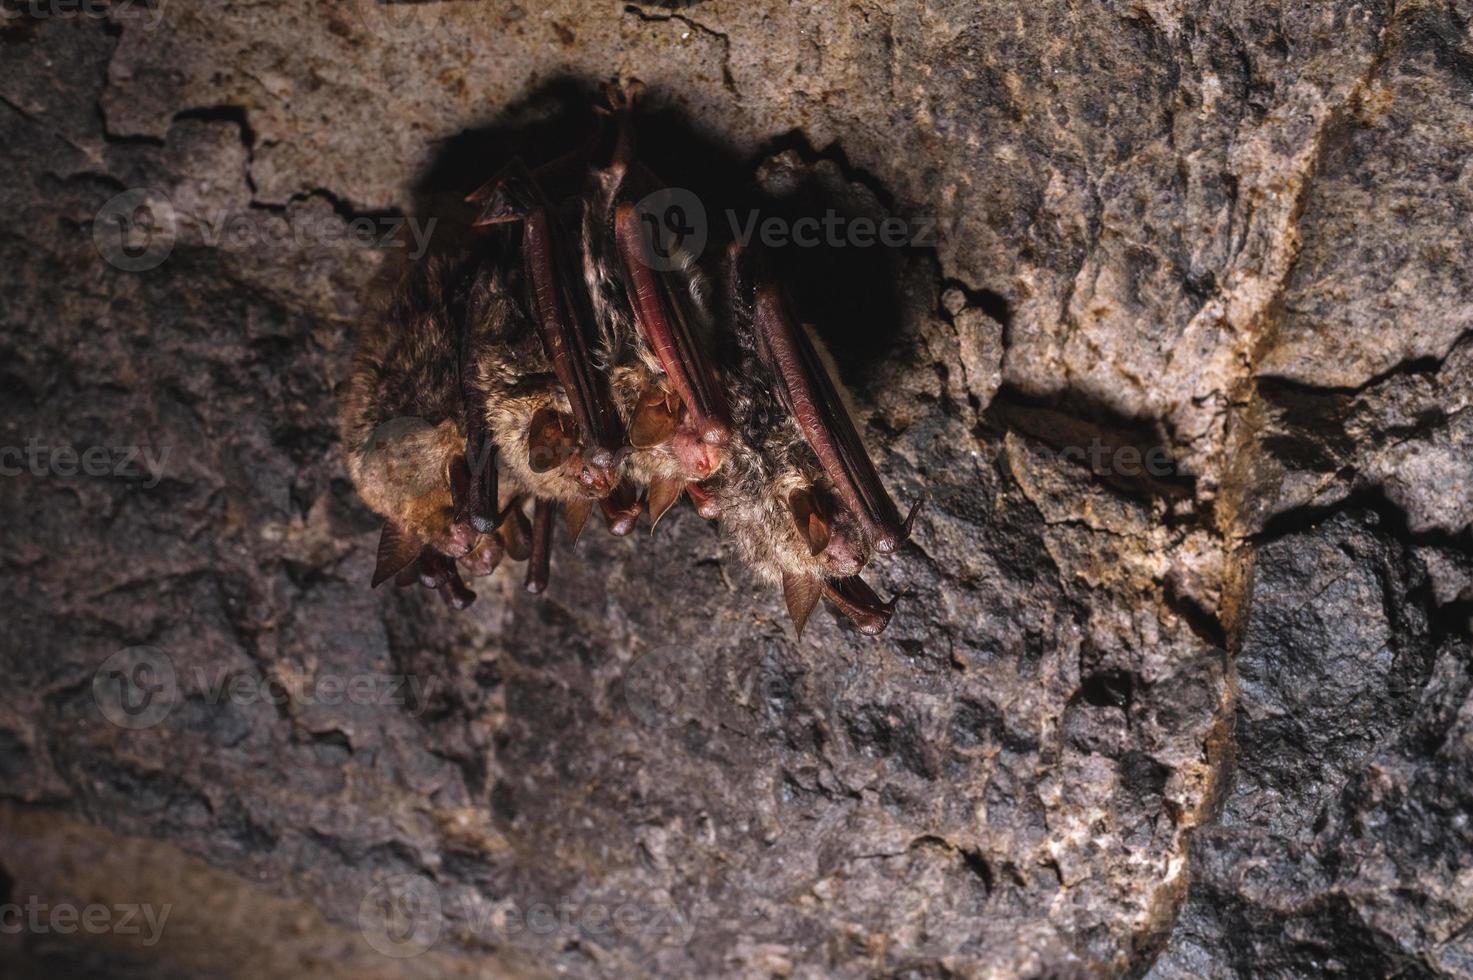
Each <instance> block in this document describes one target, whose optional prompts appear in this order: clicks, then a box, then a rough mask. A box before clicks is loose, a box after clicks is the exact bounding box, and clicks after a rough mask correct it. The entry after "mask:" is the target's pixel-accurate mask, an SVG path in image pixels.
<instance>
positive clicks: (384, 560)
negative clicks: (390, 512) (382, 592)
mask: <svg viewBox="0 0 1473 980" xmlns="http://www.w3.org/2000/svg"><path fill="white" fill-rule="evenodd" d="M423 548H424V542H423V541H421V540H420V539H419V538H418V537H417V536H416V535H415V534H414V533H413V532H411V531H407V530H405V529H404V528H402V527H400V526H399V525H398V524H396V523H394V522H393V521H384V529H383V531H382V532H380V533H379V536H378V561H377V563H376V564H375V565H374V569H373V583H372V585H371V587H372V588H378V587H379V586H380V585H382V584H383V583H384V582H385V581H386V580H387V579H390V578H392V577H393V576H395V575H396V574H398V573H399V572H400V571H402V570H403V569H405V568H407V567H408V566H409V565H410V563H411V562H413V561H414V560H415V559H416V558H418V557H419V553H420V551H421V550H422V549H423Z"/></svg>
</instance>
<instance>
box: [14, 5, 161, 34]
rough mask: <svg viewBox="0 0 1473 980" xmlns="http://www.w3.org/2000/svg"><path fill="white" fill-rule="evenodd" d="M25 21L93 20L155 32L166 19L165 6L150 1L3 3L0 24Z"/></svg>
mask: <svg viewBox="0 0 1473 980" xmlns="http://www.w3.org/2000/svg"><path fill="white" fill-rule="evenodd" d="M23 17H28V18H32V19H34V20H61V19H65V18H70V17H93V18H96V19H98V20H112V21H121V22H123V23H126V24H128V25H130V26H133V25H137V26H139V27H141V28H142V29H143V30H145V31H151V30H153V29H154V28H155V27H158V26H159V24H160V23H162V21H163V19H164V4H163V3H162V2H158V3H150V2H149V0H0V21H7V20H20V19H21V18H23Z"/></svg>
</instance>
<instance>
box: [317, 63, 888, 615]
mask: <svg viewBox="0 0 1473 980" xmlns="http://www.w3.org/2000/svg"><path fill="white" fill-rule="evenodd" d="M638 91H639V86H638V83H636V82H617V83H615V84H613V85H610V86H608V88H607V89H606V95H607V102H608V105H607V108H601V109H600V111H601V114H602V116H603V117H604V119H603V128H602V130H601V132H600V134H599V135H598V136H597V137H596V138H594V139H592V140H590V141H589V144H588V145H587V146H586V147H585V148H583V149H582V150H580V151H577V152H575V153H574V154H571V155H570V156H569V157H566V158H563V159H561V160H559V161H555V162H554V163H553V164H549V165H547V166H546V167H544V168H542V169H540V170H538V171H529V170H528V169H527V168H526V167H525V166H523V165H522V164H520V163H519V162H513V164H512V165H511V166H509V167H508V168H507V169H506V170H505V171H503V172H502V173H501V174H498V175H497V176H496V177H494V178H493V179H492V180H491V181H489V182H488V183H487V184H486V185H485V186H483V187H482V188H481V189H480V190H478V191H476V192H475V193H474V194H472V195H471V197H470V198H469V199H468V200H469V202H470V203H471V204H473V205H474V206H476V207H477V208H478V212H477V213H476V214H475V216H474V224H475V226H476V227H477V228H478V229H479V231H478V232H475V233H473V234H472V237H471V238H470V239H469V240H468V241H467V242H465V243H459V242H458V243H456V244H455V245H453V246H452V247H451V248H450V249H449V250H448V253H449V254H448V255H437V256H436V257H435V258H432V259H430V260H429V261H427V262H425V263H423V264H422V268H421V269H419V270H417V271H411V272H410V273H409V274H408V275H407V276H406V277H405V279H404V280H403V281H402V283H401V285H400V286H399V287H398V290H397V292H396V293H395V298H394V300H393V301H392V302H390V303H389V305H388V306H387V308H386V312H385V314H384V315H383V316H381V317H379V318H378V319H377V320H375V321H373V322H372V323H371V324H370V326H369V327H368V328H367V329H366V330H365V331H364V333H363V335H362V336H361V337H360V338H359V344H358V353H357V356H356V357H355V361H354V373H353V377H352V378H351V379H350V382H349V385H348V395H347V397H346V399H345V403H344V417H345V423H344V444H345V446H346V447H347V449H348V454H349V472H350V474H351V475H352V476H353V479H354V482H355V483H356V484H357V485H358V487H359V490H360V494H361V495H362V496H363V499H364V501H365V502H366V503H368V504H369V506H370V507H372V508H373V509H374V510H376V511H378V512H379V513H380V514H382V515H383V516H384V517H385V524H384V530H383V535H382V538H381V541H380V548H379V561H378V567H377V568H376V570H375V573H374V584H375V585H377V584H379V583H380V582H382V581H385V580H387V579H388V578H391V577H392V578H394V579H395V580H396V581H397V582H399V583H400V584H408V583H410V582H413V581H420V582H421V583H423V584H425V585H428V586H432V587H435V588H437V589H439V590H440V591H441V593H442V595H444V596H445V598H446V601H447V602H448V603H450V604H451V605H457V606H460V605H464V604H465V603H467V602H469V601H470V599H471V598H474V596H473V594H471V593H469V590H467V589H466V588H465V586H464V584H463V582H462V581H461V578H460V575H459V572H458V571H457V566H458V567H459V568H460V569H462V570H464V571H466V573H467V574H469V575H478V574H489V573H490V571H491V570H493V569H494V568H495V567H496V566H497V564H498V563H499V562H500V561H501V559H502V557H503V556H506V555H509V556H511V557H513V558H514V559H517V560H522V559H527V560H529V568H528V572H527V580H526V582H527V587H528V589H529V590H531V591H534V592H540V591H542V589H544V588H545V587H546V585H547V582H548V577H549V574H548V555H549V550H550V543H551V535H552V529H553V523H554V522H553V517H554V514H555V511H556V510H558V509H562V510H563V511H564V513H565V516H566V518H567V521H568V524H569V527H570V530H571V531H572V534H573V536H574V537H575V538H576V537H577V535H578V533H579V531H581V529H582V527H583V525H584V522H585V521H586V520H587V518H588V516H589V514H590V513H591V512H592V510H593V508H594V507H595V506H596V507H598V508H599V509H600V510H602V512H603V514H604V517H605V519H606V521H607V522H608V525H609V528H610V530H611V531H613V532H614V533H628V532H629V531H630V530H631V529H632V528H633V527H634V524H635V521H636V520H637V518H638V515H639V513H640V512H641V510H642V509H644V508H646V507H647V508H648V509H649V511H650V515H651V519H652V522H658V521H659V519H660V517H661V516H662V515H663V514H665V513H666V512H667V511H668V510H669V508H670V507H672V506H674V505H675V503H677V502H678V501H679V500H680V499H681V498H682V497H683V496H689V497H690V498H691V500H692V502H693V503H694V504H695V506H696V509H697V511H698V512H699V513H700V514H702V516H705V517H708V518H713V519H716V520H718V522H719V525H720V528H721V531H722V533H723V535H724V536H725V537H726V538H727V539H728V540H729V541H731V542H732V543H733V545H734V548H735V550H736V552H737V553H738V554H739V555H740V556H741V557H742V558H743V560H744V561H746V562H747V564H749V565H750V566H751V567H752V568H753V569H754V570H756V571H757V572H758V573H759V574H760V575H762V576H763V577H764V578H766V579H768V580H769V581H772V582H774V583H775V584H781V586H782V589H783V594H784V599H785V602H786V605H787V608H788V612H789V614H790V615H791V617H792V619H793V621H794V623H795V625H796V627H797V629H798V631H799V632H800V633H801V631H802V629H803V626H804V624H805V623H806V621H807V619H808V617H809V615H810V613H811V612H812V610H813V609H814V607H815V606H816V605H817V603H818V601H819V598H820V597H822V596H827V597H828V598H829V600H830V601H831V602H832V603H833V604H834V606H835V607H836V608H837V609H838V610H839V611H840V612H842V613H843V614H845V615H846V616H848V617H849V618H850V619H852V620H853V621H854V622H855V624H856V625H857V627H858V628H859V629H860V630H861V631H863V632H866V633H878V632H880V631H881V630H883V629H884V628H885V626H886V625H887V624H888V622H889V620H890V617H891V615H892V613H893V609H894V600H891V601H889V602H884V601H882V600H880V598H879V597H878V596H877V595H876V594H875V593H874V591H873V590H872V589H871V588H870V587H869V586H868V585H867V584H865V582H864V581H863V579H861V578H860V577H859V573H860V571H861V570H862V569H863V568H864V567H865V566H866V565H867V564H868V563H869V561H870V559H871V557H872V556H873V555H874V554H875V553H877V552H878V553H881V554H887V553H890V552H893V551H894V550H895V549H896V548H897V547H899V545H900V544H901V543H902V542H903V541H904V540H905V539H906V538H907V537H908V536H909V534H910V531H911V526H912V523H913V521H914V517H915V508H912V510H911V512H910V514H909V515H907V516H906V517H905V518H904V519H903V520H902V519H901V518H900V516H899V512H898V510H897V508H896V506H895V504H894V501H893V500H892V499H891V498H890V496H889V494H888V493H887V492H886V490H885V488H884V486H883V485H882V484H881V482H880V480H879V476H878V474H877V472H876V470H875V467H874V465H873V463H872V462H871V460H870V458H869V456H868V454H867V453H866V451H865V448H864V445H863V442H862V441H861V439H860V437H859V434H858V431H857V430H856V428H855V426H854V423H853V421H852V418H851V415H850V412H849V410H848V408H847V407H846V404H845V398H844V395H843V394H842V392H841V389H840V387H839V385H838V383H837V380H836V378H837V373H836V372H835V370H834V367H833V363H832V360H831V358H830V357H829V356H828V354H827V352H826V351H825V350H824V348H823V347H822V345H821V344H819V343H818V341H817V340H816V338H815V337H814V336H813V335H812V334H811V333H810V331H809V330H808V329H807V328H806V327H804V326H802V325H801V324H800V323H799V322H798V321H797V320H796V319H795V318H794V316H793V315H792V313H791V311H790V309H789V306H788V303H787V301H786V299H785V297H784V295H783V293H782V291H781V289H780V288H779V286H778V285H777V283H776V280H775V277H774V276H773V275H772V274H771V272H770V271H769V269H768V265H767V263H766V262H764V261H763V260H762V258H761V257H760V256H759V255H756V254H752V253H748V252H745V251H743V250H741V249H738V248H735V247H733V249H732V250H730V252H729V253H728V256H727V260H726V262H725V264H724V266H723V267H722V268H720V269H718V270H717V274H716V275H714V276H713V275H710V274H708V273H707V272H706V271H705V270H704V269H703V268H702V265H701V260H702V256H699V255H694V254H689V253H687V252H682V251H680V250H679V249H678V248H677V250H676V251H675V252H674V253H673V254H660V255H659V256H657V255H656V254H655V252H654V251H653V243H652V241H651V239H650V235H649V232H648V229H647V227H646V226H645V225H644V223H643V219H644V218H645V217H647V216H645V215H641V213H640V211H639V207H638V202H640V201H642V200H644V199H645V198H646V196H647V195H649V194H650V193H652V192H654V191H656V190H658V189H659V188H660V187H661V184H660V181H659V180H658V178H657V177H656V176H655V175H654V174H653V173H652V172H650V171H649V170H648V168H646V167H645V166H644V165H643V164H642V163H641V162H640V161H639V160H638V158H637V156H636V153H635V139H634V128H633V122H632V117H633V109H634V99H635V96H636V94H637V92H638ZM573 229H576V231H577V234H576V237H575V236H574V234H573V233H572V230H573ZM657 258H658V259H659V261H656V259H657ZM717 279H720V280H723V283H722V288H720V289H718V288H715V287H713V281H714V280H717ZM405 415H409V416H412V417H414V418H415V419H418V420H420V424H419V425H417V426H409V427H408V428H409V430H410V431H406V433H403V434H396V433H395V432H393V431H389V432H387V433H381V432H380V429H384V428H391V427H388V426H386V425H385V423H386V422H389V421H391V420H393V419H395V418H399V417H401V416H405ZM526 501H531V502H532V507H533V516H532V519H531V521H530V522H529V521H528V519H527V516H526V514H525V511H524V510H523V506H524V502H526Z"/></svg>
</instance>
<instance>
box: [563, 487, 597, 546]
mask: <svg viewBox="0 0 1473 980" xmlns="http://www.w3.org/2000/svg"><path fill="white" fill-rule="evenodd" d="M592 513H593V501H592V500H589V499H588V498H587V497H579V498H578V499H577V500H574V501H572V502H571V503H566V504H564V505H563V518H564V519H565V520H566V521H567V522H568V537H569V538H570V539H572V542H573V543H574V544H577V543H578V536H579V535H580V534H582V533H583V525H585V524H587V523H588V515H589V514H592Z"/></svg>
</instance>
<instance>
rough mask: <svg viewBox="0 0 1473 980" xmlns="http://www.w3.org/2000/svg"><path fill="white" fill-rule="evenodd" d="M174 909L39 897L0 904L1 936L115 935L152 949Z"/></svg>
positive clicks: (33, 896) (147, 905) (169, 906)
mask: <svg viewBox="0 0 1473 980" xmlns="http://www.w3.org/2000/svg"><path fill="white" fill-rule="evenodd" d="M173 909H174V906H173V905H172V904H170V903H165V904H163V905H157V906H156V905H150V904H148V903H146V902H145V903H142V904H139V903H132V902H126V903H119V904H117V905H101V904H97V903H93V904H90V905H81V906H78V905H73V904H71V903H69V902H56V903H54V904H48V903H46V902H43V901H41V899H40V898H39V897H38V896H36V895H31V896H30V897H29V898H27V899H26V901H25V904H21V903H19V902H4V903H0V934H4V935H8V936H16V935H19V934H21V933H23V932H24V933H30V934H32V935H38V936H39V935H46V934H48V933H56V934H58V935H62V936H69V935H72V934H73V933H78V932H86V933H91V934H92V935H94V936H100V935H104V934H106V933H112V934H114V935H118V936H142V937H143V938H142V939H141V940H139V941H140V942H141V943H142V944H143V945H144V946H153V945H154V944H156V943H157V942H158V941H159V938H160V937H161V936H162V935H163V932H164V924H165V923H167V922H168V921H169V913H170V912H171V911H173Z"/></svg>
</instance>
